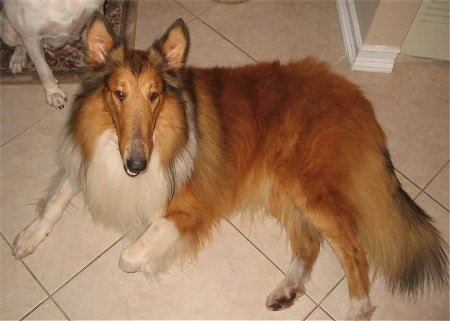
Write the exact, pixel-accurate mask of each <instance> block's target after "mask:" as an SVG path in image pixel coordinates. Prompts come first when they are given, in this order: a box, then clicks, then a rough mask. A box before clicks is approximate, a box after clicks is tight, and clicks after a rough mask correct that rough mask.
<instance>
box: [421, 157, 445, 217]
mask: <svg viewBox="0 0 450 321" xmlns="http://www.w3.org/2000/svg"><path fill="white" fill-rule="evenodd" d="M448 168H449V163H447V165H445V167H444V168H443V169H442V170H441V171H440V172H439V174H438V175H437V176H436V178H435V179H434V180H433V181H432V182H431V183H430V185H428V186H427V188H426V189H425V191H426V192H427V193H428V194H429V195H430V196H431V197H433V198H434V199H435V200H436V201H438V202H439V203H440V204H441V205H442V206H444V207H445V208H447V209H450V207H449V200H448V197H449V186H448V185H449V170H448Z"/></svg>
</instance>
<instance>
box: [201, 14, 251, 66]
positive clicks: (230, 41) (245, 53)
mask: <svg viewBox="0 0 450 321" xmlns="http://www.w3.org/2000/svg"><path fill="white" fill-rule="evenodd" d="M197 19H198V20H200V21H201V22H202V23H204V24H205V25H206V26H207V27H209V28H210V29H211V30H212V31H214V32H215V33H216V34H218V35H219V36H220V37H222V38H223V39H225V40H226V41H228V42H229V43H230V44H231V45H232V46H233V47H235V48H236V49H238V50H239V51H240V52H242V53H243V54H244V55H246V56H247V57H248V58H250V59H251V60H253V61H254V62H258V60H257V59H256V58H254V57H253V56H252V55H250V54H249V53H248V52H246V51H245V50H244V49H242V48H241V47H239V46H238V45H237V44H236V43H234V42H233V41H232V40H231V39H229V38H228V37H226V36H225V35H224V34H222V33H221V32H220V31H218V30H217V29H215V28H214V27H212V26H211V25H210V24H209V23H207V22H206V21H204V20H203V19H202V18H200V17H197Z"/></svg>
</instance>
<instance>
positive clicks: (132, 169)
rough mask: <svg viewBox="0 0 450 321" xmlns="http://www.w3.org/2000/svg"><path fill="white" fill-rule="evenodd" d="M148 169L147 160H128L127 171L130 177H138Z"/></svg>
mask: <svg viewBox="0 0 450 321" xmlns="http://www.w3.org/2000/svg"><path fill="white" fill-rule="evenodd" d="M146 168H147V160H146V159H145V158H128V159H127V161H126V166H125V171H126V172H127V174H128V175H129V176H132V177H134V176H136V175H138V174H139V173H140V172H142V171H144V170H145V169H146Z"/></svg>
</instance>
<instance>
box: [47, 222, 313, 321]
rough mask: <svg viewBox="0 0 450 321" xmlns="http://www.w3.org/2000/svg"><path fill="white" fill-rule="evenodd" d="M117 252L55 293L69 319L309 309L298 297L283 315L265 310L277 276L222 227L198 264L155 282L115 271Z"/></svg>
mask: <svg viewBox="0 0 450 321" xmlns="http://www.w3.org/2000/svg"><path fill="white" fill-rule="evenodd" d="M121 250H122V246H120V245H118V246H116V247H114V248H113V249H112V250H111V251H109V252H108V253H106V254H105V255H104V256H102V257H101V258H100V259H99V260H98V261H96V262H95V263H93V264H92V265H91V266H89V268H87V269H86V271H84V272H83V273H82V274H80V275H79V276H78V277H77V278H76V279H74V280H73V281H72V282H71V283H70V284H68V285H67V286H66V287H64V288H63V289H62V290H61V291H60V292H58V293H57V294H56V295H55V300H56V301H57V302H58V303H59V304H60V305H61V307H63V309H64V311H66V312H67V314H68V315H69V317H70V318H73V319H111V318H112V319H230V320H231V319H246V320H252V319H294V318H295V319H302V318H304V317H305V316H306V315H308V314H309V313H310V312H311V311H312V310H313V309H314V307H315V305H314V304H313V303H312V302H311V301H310V300H309V299H308V298H302V299H301V300H300V301H299V302H298V303H297V304H296V305H295V306H294V307H292V308H291V309H288V310H286V311H281V312H270V311H268V310H266V309H265V306H264V303H265V296H266V295H267V294H268V293H269V292H270V290H271V287H272V286H273V282H271V280H277V279H279V278H281V277H282V274H281V273H280V272H279V271H278V270H277V269H276V268H275V267H274V266H273V265H272V264H271V263H270V262H268V261H267V260H266V259H265V258H264V256H262V255H261V254H260V253H259V252H258V251H256V250H255V248H253V247H252V246H251V245H250V244H249V243H248V242H246V241H245V239H243V238H242V236H241V235H240V234H238V233H237V232H236V231H235V230H234V229H233V228H231V227H230V226H229V225H228V224H227V223H225V224H223V225H222V228H221V231H220V232H218V233H216V234H215V237H214V238H213V242H212V244H211V245H210V246H209V247H208V248H207V249H206V250H205V251H204V252H203V253H202V254H201V255H200V257H199V260H198V262H194V263H192V264H190V265H189V266H187V267H185V268H184V269H183V272H180V270H179V269H178V268H174V269H172V270H171V272H170V273H169V274H166V275H163V276H162V277H161V279H160V280H159V282H155V281H153V282H150V281H146V279H145V277H144V276H143V275H142V274H141V273H135V274H125V273H123V272H121V271H120V270H119V268H118V267H117V259H118V257H119V255H120V251H121ZM74 298H76V299H74ZM92 302H96V304H95V305H92V304H91V303H92Z"/></svg>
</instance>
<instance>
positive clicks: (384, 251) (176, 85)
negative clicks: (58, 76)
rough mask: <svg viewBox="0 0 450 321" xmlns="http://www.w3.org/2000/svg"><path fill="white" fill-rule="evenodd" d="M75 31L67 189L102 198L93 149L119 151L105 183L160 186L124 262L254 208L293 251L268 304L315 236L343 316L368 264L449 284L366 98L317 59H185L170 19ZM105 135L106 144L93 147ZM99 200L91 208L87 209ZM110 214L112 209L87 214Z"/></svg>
mask: <svg viewBox="0 0 450 321" xmlns="http://www.w3.org/2000/svg"><path fill="white" fill-rule="evenodd" d="M87 39H88V40H87V48H88V49H87V54H88V58H89V61H90V65H91V69H90V70H89V72H88V75H89V76H88V78H87V79H86V80H85V81H84V82H83V87H82V91H81V93H80V94H79V96H78V97H77V99H76V100H75V103H74V110H73V112H72V116H71V119H70V121H69V124H68V137H69V138H70V142H71V143H70V144H71V146H72V147H71V148H72V150H76V153H78V154H79V155H80V158H81V161H80V162H79V163H80V164H81V165H79V169H76V170H75V172H78V173H80V172H83V173H87V174H86V175H87V177H88V178H87V181H88V184H87V185H88V186H87V187H85V188H83V186H82V185H83V184H84V181H83V178H80V177H82V176H83V174H77V175H76V176H77V178H76V180H78V185H79V186H81V187H79V189H81V190H83V191H84V192H85V193H86V194H87V198H88V205H89V204H91V203H89V202H90V201H89V200H91V201H92V204H94V203H95V201H96V199H101V200H106V199H108V198H107V196H108V193H111V192H109V190H108V189H107V188H106V189H104V190H100V191H93V190H90V189H89V182H91V181H92V182H95V181H102V180H105V181H106V178H105V177H103V176H102V175H100V174H99V173H98V172H97V170H95V171H94V170H93V169H92V168H97V167H95V166H97V165H95V166H94V164H96V162H99V161H97V160H98V159H103V158H100V157H104V158H105V159H113V158H114V159H115V158H117V159H120V160H121V162H122V165H123V167H124V168H125V171H124V169H123V168H120V167H121V166H117V167H113V166H112V165H108V162H103V163H101V162H100V163H99V164H100V166H101V164H103V165H104V166H105V167H108V168H110V169H108V170H110V171H111V173H118V174H117V175H118V176H117V178H116V177H115V176H114V175H116V174H110V172H108V174H107V175H111V176H114V177H115V178H113V179H111V182H115V183H114V184H111V185H117V184H118V185H120V184H125V182H126V184H129V185H127V186H130V188H132V186H141V185H133V184H138V182H139V184H146V183H143V180H144V179H145V180H149V179H150V178H152V177H153V176H151V175H156V174H157V172H158V171H160V172H161V173H163V175H164V176H163V177H164V179H163V181H164V182H167V191H166V190H165V189H164V191H165V192H164V193H166V192H167V195H166V194H162V195H164V199H163V201H162V203H163V204H161V210H158V211H157V212H158V213H157V214H152V213H149V214H147V215H148V217H150V218H149V219H148V220H146V219H142V220H143V222H142V224H143V225H144V231H141V234H142V236H141V237H140V238H138V239H137V240H136V242H135V243H133V244H132V245H131V246H130V248H128V249H126V250H125V251H124V253H123V255H122V257H121V262H120V263H121V267H122V269H124V270H125V271H128V272H132V271H144V272H147V273H149V274H157V273H159V272H161V270H163V269H165V268H167V264H168V263H170V262H169V261H171V260H173V259H177V258H179V257H181V256H183V255H185V254H186V253H187V254H189V255H191V256H195V255H196V253H197V252H198V250H199V249H201V247H202V246H203V245H204V243H205V242H206V241H207V240H208V239H209V237H210V235H211V233H212V230H213V228H214V227H215V226H216V225H218V223H219V221H220V220H221V219H223V218H225V217H228V216H230V215H232V214H233V213H235V212H236V211H238V210H246V211H245V212H251V211H252V210H256V209H259V208H264V209H266V211H267V212H268V213H269V214H270V215H273V216H274V217H275V218H276V219H278V220H279V222H280V223H281V224H282V225H283V227H284V228H285V229H286V232H287V233H288V236H289V239H290V242H291V246H292V252H293V258H292V262H293V263H292V265H291V268H290V269H289V272H288V274H287V276H286V279H285V280H284V281H282V283H281V284H280V286H278V287H277V288H276V289H275V290H274V292H273V293H272V294H271V295H270V296H269V298H268V301H267V307H268V308H269V309H274V310H276V309H281V308H286V307H289V306H290V305H292V304H293V301H294V299H295V298H296V297H298V296H299V295H301V294H303V293H304V285H303V284H304V280H305V279H306V278H307V277H308V276H309V274H310V273H311V270H312V268H313V265H314V263H315V261H316V259H317V257H318V254H319V249H320V242H321V238H322V237H324V238H325V239H326V240H327V241H328V242H329V243H330V244H331V246H332V248H333V249H334V251H335V253H336V255H337V257H338V258H339V261H340V263H341V265H342V267H343V269H344V271H345V274H346V277H347V282H348V288H349V295H350V298H351V299H352V300H351V302H352V306H351V307H350V310H349V315H348V317H349V318H352V319H353V318H368V317H370V314H371V313H372V311H373V309H372V307H371V305H370V301H369V289H370V282H369V270H370V269H372V270H373V271H374V272H377V273H379V274H380V275H382V276H383V277H384V278H385V279H386V280H387V282H388V284H389V287H390V288H391V290H392V291H394V292H395V291H396V290H400V291H401V292H406V293H415V292H416V291H417V290H422V289H424V288H425V287H426V286H427V285H429V284H432V285H435V286H442V285H445V284H447V283H448V273H447V265H448V259H447V251H448V250H447V245H446V243H445V241H444V240H443V239H442V238H441V237H440V235H439V233H438V231H437V230H436V229H435V228H434V227H433V225H432V219H431V218H430V217H429V216H428V215H427V214H425V213H424V212H423V210H422V209H420V208H419V207H418V206H417V205H416V204H415V203H414V202H413V201H412V200H411V198H410V197H409V196H408V195H407V194H406V193H405V192H404V191H403V190H402V188H401V186H400V183H399V181H398V179H397V178H396V176H395V174H394V169H393V165H392V163H391V160H390V157H389V153H388V151H387V148H386V138H385V135H384V133H383V131H382V129H381V128H380V126H379V124H378V122H377V120H376V118H375V115H374V112H373V109H372V106H371V104H370V102H369V101H368V100H367V99H366V98H365V97H364V96H363V94H362V93H361V91H360V90H359V89H358V88H357V87H356V86H355V85H353V84H352V83H350V82H348V81H347V80H345V79H344V78H343V77H341V76H338V75H336V74H333V73H331V72H330V70H329V67H328V66H327V65H326V64H324V63H319V62H317V61H316V60H315V59H313V58H306V59H303V60H300V61H297V62H293V63H289V64H286V65H282V64H280V63H278V62H272V63H259V64H255V65H248V66H243V67H238V68H209V69H202V68H191V67H185V66H184V62H185V60H186V56H187V52H188V48H189V37H188V31H187V28H186V26H185V24H184V23H183V22H182V21H181V20H177V21H176V22H175V23H174V24H173V25H172V26H171V27H170V28H169V29H168V31H167V32H166V33H165V35H164V36H163V37H162V38H161V39H160V40H158V41H156V42H155V43H154V45H153V46H152V47H151V48H150V49H149V50H148V51H139V50H131V49H127V48H125V47H124V46H123V45H121V44H118V43H116V40H115V39H114V37H113V36H112V33H111V32H110V31H109V29H108V27H107V26H105V24H104V22H103V20H102V19H101V18H100V17H96V18H95V19H94V22H93V23H92V25H91V27H90V28H89V30H88V34H87ZM105 132H108V133H109V132H110V133H111V135H112V136H113V140H112V143H113V144H115V146H116V152H115V154H114V153H113V152H111V151H108V152H101V150H102V148H103V144H104V142H103V140H102V139H103V138H101V137H103V136H102V135H104V134H105ZM102 153H103V154H102ZM69 154H70V153H69ZM113 154H114V155H113ZM99 155H100V156H99ZM102 155H103V156H102ZM104 155H106V156H107V157H106V156H104ZM110 155H111V156H110ZM152 162H156V163H155V165H152V166H153V167H150V164H151V163H152ZM118 164H120V162H118ZM66 171H67V170H66ZM98 171H100V169H99V170H98ZM125 172H126V174H125ZM119 173H120V174H119ZM105 175H106V174H105ZM107 175H106V176H107ZM146 175H147V176H146ZM148 175H150V176H148ZM89 177H91V178H89ZM80 181H82V183H80ZM105 184H106V183H105ZM164 184H166V183H164ZM142 186H147V185H142ZM151 188H152V190H151V191H150V190H144V191H141V190H139V191H136V193H137V194H138V196H137V197H136V195H135V194H136V193H134V192H133V193H131V192H129V191H123V193H126V194H125V195H126V200H123V202H125V201H130V200H136V202H138V201H140V200H141V198H142V197H144V198H145V197H147V198H152V197H154V195H156V194H151V193H155V191H157V187H151ZM155 188H156V189H155ZM99 189H101V188H99ZM145 189H146V188H145ZM146 192H148V195H146V194H145V193H146ZM161 193H162V192H161ZM111 195H112V194H111ZM108 197H110V198H109V199H111V198H114V196H108ZM115 202H118V203H116V204H117V205H116V207H118V208H119V209H117V210H114V211H112V212H118V213H119V214H117V215H118V216H120V215H123V216H126V215H131V216H133V215H137V214H133V213H131V214H130V213H123V212H120V208H122V207H123V206H124V205H123V204H122V203H121V201H117V200H115ZM101 206H102V204H98V206H97V207H98V208H99V209H98V210H96V209H97V207H96V205H90V209H91V212H93V215H94V216H95V215H96V212H101V211H102V210H101ZM127 208H128V207H127ZM141 210H143V209H141V208H139V206H138V205H136V211H137V212H139V211H141ZM105 212H107V211H106V210H105ZM42 215H43V216H45V215H47V214H46V212H45V211H44V213H43V214H42ZM109 215H116V214H114V213H102V214H101V215H100V216H99V217H100V218H99V220H100V221H102V220H104V221H108V216H109ZM142 215H143V214H139V215H138V216H142ZM151 215H153V216H151ZM151 221H153V222H154V223H153V224H152V225H151V226H150V227H148V226H149V224H150V222H151ZM127 222H128V221H127ZM128 224H129V223H126V224H125V225H126V228H131V226H129V225H128ZM110 225H114V224H110ZM147 228H148V229H147ZM18 239H19V241H17V242H16V255H17V256H21V255H20V254H17V253H22V252H23V251H22V252H21V251H20V250H21V249H20V248H21V246H20V237H19V238H18ZM18 244H19V245H18Z"/></svg>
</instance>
